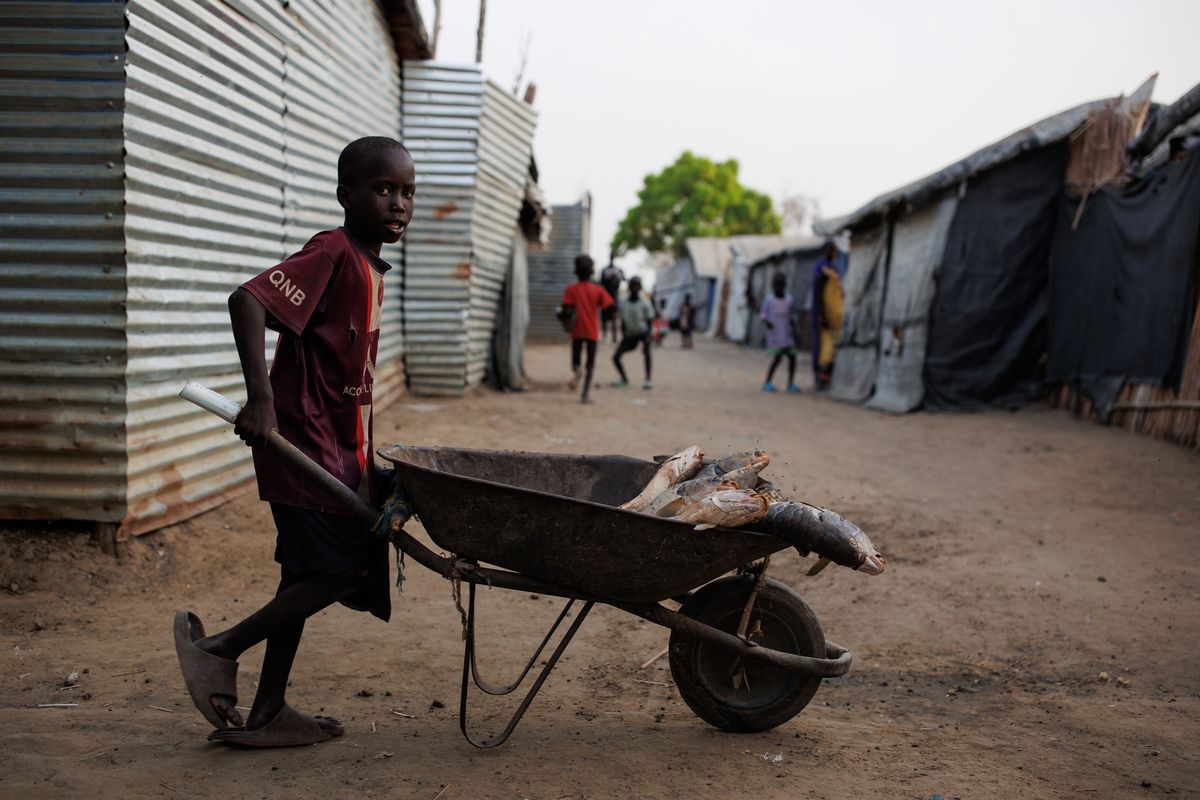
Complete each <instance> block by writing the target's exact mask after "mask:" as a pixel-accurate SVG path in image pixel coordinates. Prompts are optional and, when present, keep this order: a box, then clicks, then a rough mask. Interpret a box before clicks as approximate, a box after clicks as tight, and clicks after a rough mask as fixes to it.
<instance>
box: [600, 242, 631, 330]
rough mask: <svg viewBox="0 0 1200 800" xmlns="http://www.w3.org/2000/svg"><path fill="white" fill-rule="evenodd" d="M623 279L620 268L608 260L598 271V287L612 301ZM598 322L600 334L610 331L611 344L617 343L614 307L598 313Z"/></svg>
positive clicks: (615, 310) (615, 311)
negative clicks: (605, 265)
mask: <svg viewBox="0 0 1200 800" xmlns="http://www.w3.org/2000/svg"><path fill="white" fill-rule="evenodd" d="M624 279H625V275H624V273H622V272H621V269H620V267H618V266H617V265H616V264H614V263H613V262H612V259H611V258H610V259H609V261H608V266H607V267H605V268H604V269H602V270H600V285H601V286H602V287H604V291H606V292H608V296H609V297H611V298H612V299H613V300H616V299H617V296H618V293H619V292H620V290H621V281H623V280H624ZM600 322H601V325H602V327H603V330H602V331H601V333H602V334H603V333H604V332H606V331H608V330H610V329H611V331H612V340H613V344H616V343H617V341H618V338H619V337H618V335H617V334H618V331H617V309H616V307H615V306H610V307H609V308H606V309H604V311H602V312H600Z"/></svg>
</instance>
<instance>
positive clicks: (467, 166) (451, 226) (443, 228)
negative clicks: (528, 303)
mask: <svg viewBox="0 0 1200 800" xmlns="http://www.w3.org/2000/svg"><path fill="white" fill-rule="evenodd" d="M535 124H536V114H535V112H534V111H533V109H532V108H530V107H529V106H528V105H526V104H525V103H522V102H521V101H519V100H517V99H516V98H515V97H513V96H512V95H510V94H508V93H507V92H505V91H504V90H502V89H500V88H499V87H497V86H496V85H494V84H492V83H489V82H486V81H484V79H483V75H482V73H481V71H480V68H479V66H478V65H475V64H471V65H465V66H464V65H452V64H440V63H436V62H430V61H415V62H407V63H405V65H404V93H403V134H404V137H403V138H404V143H405V144H406V145H407V146H408V148H409V150H410V151H411V152H412V154H413V159H414V160H415V161H416V163H417V186H418V189H417V207H416V212H415V214H414V215H413V221H412V225H411V229H410V232H409V233H408V234H407V235H406V237H405V240H404V336H405V362H406V373H407V378H408V386H409V388H410V389H411V390H412V391H414V392H416V393H420V394H448V395H455V394H461V393H462V392H463V391H464V390H465V389H466V388H467V387H468V386H473V385H475V384H477V383H479V382H480V381H481V380H482V378H483V373H484V370H485V368H486V365H487V359H488V354H489V348H490V347H491V342H492V333H493V331H494V329H495V326H496V315H497V311H498V308H499V305H500V299H501V293H502V290H503V287H504V278H505V276H506V275H507V274H508V270H509V266H510V262H511V259H512V248H513V236H514V225H515V224H516V221H517V217H518V215H519V213H520V209H521V201H522V198H523V197H524V190H525V180H526V177H527V175H528V170H529V160H530V153H531V150H532V145H533V131H534V126H535Z"/></svg>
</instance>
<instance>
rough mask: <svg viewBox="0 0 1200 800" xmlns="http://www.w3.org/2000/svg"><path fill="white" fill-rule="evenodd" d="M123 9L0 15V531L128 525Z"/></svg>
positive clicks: (34, 9)
mask: <svg viewBox="0 0 1200 800" xmlns="http://www.w3.org/2000/svg"><path fill="white" fill-rule="evenodd" d="M123 11H124V4H123V3H121V2H118V1H114V2H93V3H72V2H24V3H4V4H0V107H2V108H3V113H0V149H2V150H3V153H4V158H3V159H2V162H3V163H0V407H2V408H3V414H2V415H0V517H4V518H9V519H11V518H32V519H57V518H68V519H70V518H77V519H78V518H83V519H94V520H100V521H108V522H116V521H118V520H120V519H121V518H122V517H123V516H124V514H125V473H126V456H125V393H124V377H123V376H124V372H125V330H124V326H125V322H124V317H125V314H124V302H125V267H124V256H123V250H124V243H123V242H122V223H123V220H122V195H123V193H122V187H121V184H122V168H121V161H122V156H121V116H122V108H123V104H124V89H123V84H124V69H125V52H124V50H125V46H124V38H125V22H124V16H123Z"/></svg>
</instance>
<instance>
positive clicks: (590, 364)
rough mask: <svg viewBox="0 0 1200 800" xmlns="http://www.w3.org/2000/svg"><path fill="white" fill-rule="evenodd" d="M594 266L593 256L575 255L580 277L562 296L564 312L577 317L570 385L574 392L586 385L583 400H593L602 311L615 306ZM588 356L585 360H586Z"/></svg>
mask: <svg viewBox="0 0 1200 800" xmlns="http://www.w3.org/2000/svg"><path fill="white" fill-rule="evenodd" d="M594 269H595V265H594V262H593V261H592V258H591V256H587V255H578V256H576V257H575V277H576V278H578V279H579V280H577V281H575V283H572V284H571V285H570V286H568V287H567V289H566V291H564V292H563V297H562V309H563V312H562V313H564V314H571V313H573V314H574V317H575V323H574V325H573V327H572V328H571V381H570V383H569V384H568V385H569V386H570V387H571V391H575V389H576V388H578V387H579V384H580V383H582V384H583V394H582V395H581V396H580V398H579V399H580V402H583V403H590V402H592V399H591V398H590V397H589V396H588V391H589V390H590V389H591V387H592V372H593V370H594V369H595V366H596V341H597V340H598V339H599V338H600V312H601V311H603V310H604V309H606V308H610V307H611V306H612V305H613V299H612V296H611V295H610V294H609V293H608V292H606V291H605V290H604V287H602V286H601V285H600V284H598V283H596V282H594V281H593V280H592V272H593V271H594ZM585 355H586V361H584V360H583V357H584V356H585Z"/></svg>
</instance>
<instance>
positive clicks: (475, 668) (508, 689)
mask: <svg viewBox="0 0 1200 800" xmlns="http://www.w3.org/2000/svg"><path fill="white" fill-rule="evenodd" d="M470 591H471V595H472V598H471V603H470V607H471V609H470V611H469V612H468V620H469V622H468V625H469V626H470V634H469V635H470V636H471V679H472V680H474V681H475V685H476V686H478V687H479V689H480V690H481V691H483V692H486V693H487V694H490V695H493V696H501V695H506V694H512V693H513V692H514V691H516V689H517V687H518V686H520V685H521V683H522V682H523V681H524V680H525V676H526V675H528V674H529V670H531V669H533V665H534V663H535V662H536V661H537V659H538V656H540V655H541V654H542V651H543V650H545V649H546V644H547V643H548V642H549V641H550V637H552V636H554V632H555V631H556V630H558V626H559V625H561V624H562V621H563V620H564V619H566V618H567V614H569V613H570V612H571V606H573V605H575V601H574V600H568V601H567V604H566V605H564V606H563V610H562V612H561V613H559V615H558V619H556V620H554V624H553V625H551V626H550V630H548V631H546V637H545V638H544V639H542V643H541V644H539V645H538V648H537V650H534V651H533V655H532V656H530V657H529V662H528V663H527V664H526V665H525V669H523V670H521V674H520V675H518V676H517V679H516V680H515V681H513V682H512V683H510V684H507V685H504V686H497V685H496V684H493V683H490V682H488V681H486V680H484V679H483V678H482V677H480V675H479V662H478V661H476V659H475V653H476V651H475V646H474V635H475V602H474V599H475V598H474V594H475V584H471V590H470Z"/></svg>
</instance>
